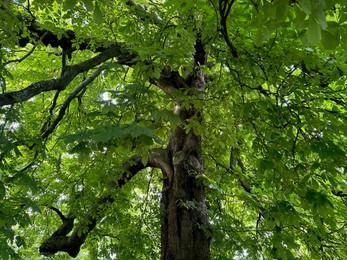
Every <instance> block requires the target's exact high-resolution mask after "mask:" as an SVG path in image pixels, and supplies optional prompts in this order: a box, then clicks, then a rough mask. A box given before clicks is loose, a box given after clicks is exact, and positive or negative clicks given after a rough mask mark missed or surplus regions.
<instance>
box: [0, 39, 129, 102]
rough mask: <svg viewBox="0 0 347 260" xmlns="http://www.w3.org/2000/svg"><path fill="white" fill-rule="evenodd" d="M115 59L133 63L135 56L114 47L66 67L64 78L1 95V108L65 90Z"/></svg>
mask: <svg viewBox="0 0 347 260" xmlns="http://www.w3.org/2000/svg"><path fill="white" fill-rule="evenodd" d="M114 57H117V58H118V62H119V63H121V64H128V63H131V61H132V59H133V56H132V55H131V54H130V53H128V52H127V51H125V50H124V48H123V47H122V45H121V44H117V45H113V46H112V47H110V48H109V49H108V50H106V51H104V52H102V53H100V54H99V55H97V56H95V57H93V58H91V59H88V60H86V61H83V62H81V63H79V64H75V65H72V66H66V67H65V70H64V72H63V73H62V76H61V77H60V78H58V79H51V80H43V81H39V82H36V83H33V84H31V85H29V86H28V87H26V88H24V89H22V90H19V91H12V92H7V93H3V94H0V107H1V106H4V105H13V104H15V103H19V102H23V101H26V100H28V99H30V98H32V97H34V96H36V95H38V94H40V93H42V92H47V91H51V90H64V89H65V88H66V87H67V85H68V84H69V83H70V82H71V81H72V80H73V79H74V78H75V77H76V76H77V75H78V74H80V73H82V72H85V71H88V70H90V69H92V68H94V67H95V66H98V65H100V64H101V63H103V62H105V61H107V60H108V59H110V58H114Z"/></svg>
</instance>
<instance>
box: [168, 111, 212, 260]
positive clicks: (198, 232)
mask: <svg viewBox="0 0 347 260" xmlns="http://www.w3.org/2000/svg"><path fill="white" fill-rule="evenodd" d="M197 113H198V112H197V111H195V109H189V110H188V111H186V110H184V111H181V113H180V114H181V116H183V119H185V120H187V119H189V118H191V117H192V116H194V115H196V114H197ZM169 153H170V156H171V160H172V171H170V172H169V173H168V174H167V176H166V178H165V180H164V183H163V191H162V200H161V214H162V216H161V228H162V230H161V255H162V259H165V260H173V259H175V260H180V259H182V260H183V259H184V260H190V259H210V249H209V247H210V238H209V236H208V232H206V231H207V230H208V229H209V224H208V219H207V207H206V202H205V189H204V185H203V182H202V179H201V178H199V175H201V174H202V173H203V159H202V153H201V138H200V137H199V136H196V135H195V134H194V133H193V131H190V132H188V133H186V131H185V130H184V129H183V128H182V126H179V127H177V128H176V130H175V132H174V134H173V135H172V137H171V140H170V147H169Z"/></svg>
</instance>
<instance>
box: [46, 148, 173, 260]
mask: <svg viewBox="0 0 347 260" xmlns="http://www.w3.org/2000/svg"><path fill="white" fill-rule="evenodd" d="M147 167H153V168H160V169H161V170H162V171H163V172H166V171H169V170H170V161H169V158H168V153H167V151H166V150H163V149H153V150H152V151H151V152H150V154H149V160H148V163H147V164H146V165H144V164H143V163H142V157H141V156H139V155H137V156H134V157H132V158H131V159H130V160H129V161H127V162H126V163H125V164H124V165H123V173H122V174H121V176H120V177H119V178H118V181H114V182H112V183H110V189H112V190H113V192H112V193H114V189H115V188H117V189H119V188H122V187H123V186H124V185H125V184H126V183H128V182H129V181H130V180H131V179H132V178H133V177H134V176H135V175H136V174H137V173H138V172H139V171H141V170H143V169H145V168H147ZM110 193H111V192H110ZM113 202H114V198H113V196H112V195H104V196H101V197H99V198H98V199H97V200H96V201H95V203H94V204H93V205H92V206H91V208H90V209H89V211H88V212H87V213H86V215H85V217H84V218H83V217H82V218H81V220H80V223H79V224H78V225H77V226H76V227H75V228H74V230H73V226H72V228H70V227H71V226H68V228H66V226H67V224H71V223H72V222H71V221H73V218H67V217H65V216H63V215H62V213H61V212H60V211H59V210H56V209H53V210H54V211H55V212H57V214H58V215H59V217H60V218H61V219H62V221H63V223H62V224H61V226H60V227H59V228H58V229H57V230H56V231H55V232H54V233H53V234H52V235H51V236H50V237H49V238H48V239H46V240H45V241H44V242H43V243H42V244H41V246H40V253H41V254H42V255H53V254H55V253H57V252H59V251H61V252H66V253H68V254H69V255H70V256H71V257H76V256H77V255H78V253H79V251H80V248H81V246H82V245H83V243H84V242H85V240H86V238H87V236H88V235H89V233H90V232H91V231H92V230H93V229H94V228H95V226H96V224H97V221H98V220H99V219H100V218H102V215H103V211H104V209H105V207H107V206H109V205H110V204H111V203H113ZM58 212H59V213H58ZM69 220H71V221H70V222H68V221H69ZM62 230H63V232H62ZM71 230H73V232H72V234H71V235H70V236H67V234H68V233H69V232H70V231H71Z"/></svg>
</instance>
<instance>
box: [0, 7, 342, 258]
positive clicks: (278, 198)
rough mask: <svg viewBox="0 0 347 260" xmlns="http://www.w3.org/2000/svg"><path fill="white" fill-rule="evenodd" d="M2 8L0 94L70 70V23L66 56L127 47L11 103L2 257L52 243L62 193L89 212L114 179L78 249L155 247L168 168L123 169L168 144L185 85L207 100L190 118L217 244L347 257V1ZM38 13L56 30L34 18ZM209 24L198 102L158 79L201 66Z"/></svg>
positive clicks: (121, 251) (239, 252) (266, 253)
mask: <svg viewBox="0 0 347 260" xmlns="http://www.w3.org/2000/svg"><path fill="white" fill-rule="evenodd" d="M234 2H235V3H234ZM0 7H1V8H0V16H1V23H0V39H1V40H0V45H1V50H0V61H1V62H0V86H1V88H2V94H0V97H1V98H0V103H1V102H3V100H5V99H6V96H5V93H8V92H11V91H19V90H23V89H25V88H27V87H28V86H31V84H34V83H38V82H42V81H46V80H55V79H60V78H61V77H63V76H64V75H70V74H64V70H63V71H62V62H61V60H62V56H64V55H65V54H66V53H65V51H66V50H68V49H64V48H65V47H66V45H64V42H63V41H60V40H62V39H66V38H67V37H68V36H69V35H70V36H71V32H73V37H70V38H69V39H70V40H71V43H72V46H68V47H70V49H69V50H71V48H72V49H74V51H73V53H72V55H67V57H66V59H67V65H73V64H79V63H81V62H83V61H86V60H88V62H89V64H90V63H91V62H92V61H90V60H89V59H91V58H92V57H96V56H97V55H98V53H100V52H101V51H103V50H106V49H107V48H109V47H110V46H112V45H113V44H115V43H121V44H122V45H121V46H122V48H123V49H122V53H121V54H120V55H118V54H117V55H118V56H117V59H116V58H114V56H113V57H110V58H107V59H106V60H104V61H103V62H100V63H98V64H96V65H94V66H92V67H91V68H88V69H80V71H79V72H78V73H77V75H76V76H75V77H73V78H72V79H71V80H70V82H68V83H67V84H66V87H64V88H55V89H50V90H48V91H45V92H43V91H39V92H37V94H35V95H33V96H31V97H30V98H26V99H23V100H21V101H24V102H17V101H15V102H8V103H6V102H5V101H4V102H5V103H1V104H2V106H1V107H0V199H1V200H0V216H1V217H0V258H1V259H12V258H13V259H19V258H28V257H29V258H33V257H34V258H38V257H39V255H38V250H37V248H38V247H39V245H40V242H41V241H43V240H44V239H45V238H46V237H47V236H49V235H50V234H51V233H52V232H54V230H55V229H56V227H57V226H58V225H59V224H58V223H60V221H61V220H60V219H59V217H58V215H57V214H56V213H55V212H54V211H52V210H51V209H49V207H50V206H55V207H57V208H59V209H60V210H61V211H62V212H64V213H66V214H67V213H71V214H73V215H75V216H79V218H77V220H78V222H80V223H83V221H84V219H83V216H84V215H83V214H84V212H85V211H86V210H87V209H89V208H90V206H91V205H92V204H93V203H94V201H95V200H96V198H97V197H98V196H100V195H101V194H103V193H105V192H108V193H113V198H114V200H115V202H114V203H113V204H112V205H111V206H109V207H105V208H104V209H103V212H102V216H101V217H100V219H101V220H100V221H99V223H98V225H97V227H96V229H94V230H93V232H92V233H91V234H90V235H89V237H88V239H87V240H86V242H85V245H84V247H83V248H82V251H81V253H80V254H79V256H78V259H96V258H100V259H101V258H105V259H109V258H110V257H115V256H117V259H157V258H158V257H159V254H160V248H159V244H160V221H159V218H160V212H159V199H160V189H161V181H162V176H161V175H160V173H159V172H157V170H150V169H147V170H144V171H142V172H141V173H139V174H137V175H136V176H135V177H134V178H133V179H132V180H131V181H130V182H129V183H128V184H126V185H125V186H124V187H122V188H121V189H120V190H116V191H111V190H109V189H110V188H109V183H110V182H112V181H116V180H117V178H118V177H119V176H120V172H121V169H122V167H123V162H125V161H126V160H128V159H129V157H131V156H133V155H136V154H141V155H142V156H143V158H142V160H143V163H144V164H146V163H147V160H148V153H149V150H150V149H151V148H157V147H165V145H167V143H168V140H169V137H170V134H171V133H172V132H173V130H174V128H175V127H176V126H177V125H178V124H179V122H180V119H179V118H178V116H177V115H176V114H175V113H174V112H173V111H172V108H173V107H174V106H175V101H177V100H179V101H180V104H181V106H183V107H184V106H185V104H186V105H187V106H190V105H191V102H193V105H194V106H195V107H196V108H199V109H201V110H202V113H203V121H202V122H199V121H198V120H194V119H191V120H190V121H189V124H188V125H186V130H187V131H189V130H191V129H192V130H193V131H194V133H195V134H197V135H200V136H201V137H202V140H203V154H204V166H205V172H204V175H203V176H202V177H201V178H202V179H203V180H202V182H203V183H204V184H206V187H207V191H206V192H207V204H208V210H209V218H210V222H211V230H207V231H206V232H210V233H211V234H210V235H211V237H212V245H211V251H212V257H213V259H233V258H234V259H242V258H249V259H260V258H262V257H263V258H265V259H271V258H281V259H295V258H299V259H309V258H311V259H320V258H328V257H329V258H331V257H333V258H334V259H346V258H347V250H346V246H345V244H346V240H347V230H346V226H347V219H346V216H347V207H346V197H347V186H346V182H347V179H346V175H345V167H346V147H347V139H346V136H347V128H346V118H347V111H346V95H347V92H346V76H345V75H347V64H346V61H347V55H346V53H347V5H346V1H344V0H298V1H295V0H275V1H268V0H240V1H233V0H229V1H217V0H209V1H205V0H204V1H202V0H198V1H186V0H167V1H160V0H157V1H147V0H138V1H137V2H136V3H135V2H134V1H132V0H130V1H110V0H55V1H46V0H29V1H10V0H5V1H3V3H1V4H0ZM229 7H230V10H229V11H230V12H228V8H229ZM28 21H32V22H33V23H34V24H32V25H31V26H32V27H33V28H34V27H35V26H39V28H40V30H42V31H44V30H45V31H49V32H51V33H52V35H55V37H56V38H54V39H55V40H56V43H57V44H56V45H54V44H46V43H48V38H45V37H46V36H47V35H46V36H45V35H39V33H40V32H39V31H38V30H37V31H36V32H34V33H32V31H31V30H32V28H31V27H30V26H28V23H29V22H28ZM36 23H37V24H36ZM197 32H199V33H200V34H201V38H202V40H203V42H204V45H205V46H206V49H207V50H208V64H207V65H205V66H200V69H202V71H203V72H204V74H205V75H206V80H207V83H206V88H205V90H204V91H203V92H202V93H199V94H198V95H195V98H194V100H193V101H192V100H191V99H189V98H188V97H189V95H188V93H170V94H168V93H166V92H165V91H162V89H160V88H158V87H157V84H156V82H157V81H159V80H160V79H162V78H161V77H162V76H163V73H164V72H165V69H166V68H167V67H168V66H169V67H170V68H171V69H172V70H173V71H176V72H177V73H179V75H180V76H181V77H183V78H186V77H188V76H189V75H191V74H192V73H194V71H192V62H193V56H194V52H195V49H194V45H195V43H196V35H197ZM69 33H70V34H69ZM49 36H51V34H49ZM46 41H47V42H46ZM59 41H60V42H59ZM52 42H53V41H51V43H52ZM22 43H25V44H22ZM27 54H28V55H27ZM134 54H135V55H134ZM131 55H133V56H134V59H129V57H130V56H131ZM98 65H100V66H101V67H99V69H100V71H98V72H97V74H95V77H94V78H95V79H93V80H92V82H90V83H88V84H87V86H86V87H84V88H81V90H80V91H77V94H76V95H74V96H73V95H72V94H73V92H74V91H75V90H76V87H77V86H79V85H80V84H82V83H81V82H83V81H84V80H86V79H88V78H89V77H91V75H92V74H93V72H94V71H93V68H94V67H95V68H96V67H97V66H98ZM66 71H68V70H66ZM66 71H65V72H66ZM66 77H67V76H66ZM52 84H53V83H52ZM35 86H36V85H35ZM37 86H38V87H40V86H41V85H37ZM38 87H37V88H38ZM1 95H3V96H1ZM2 98H4V99H2ZM64 104H66V105H67V106H66V107H65V108H64ZM61 108H64V109H65V110H64V111H62V109H61ZM60 111H62V112H60ZM59 113H62V114H63V118H61V119H60V120H59ZM57 118H58V120H57V124H56V125H54V120H56V119H57ZM52 125H53V126H54V127H53V128H52V129H51V130H52V131H47V129H49V126H52ZM46 131H47V132H46ZM57 259H67V255H66V254H63V253H61V254H58V255H57Z"/></svg>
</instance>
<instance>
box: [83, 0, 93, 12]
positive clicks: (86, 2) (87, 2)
mask: <svg viewBox="0 0 347 260" xmlns="http://www.w3.org/2000/svg"><path fill="white" fill-rule="evenodd" d="M83 3H84V5H85V7H86V9H87V11H88V12H91V11H93V10H94V4H93V0H83Z"/></svg>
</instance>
